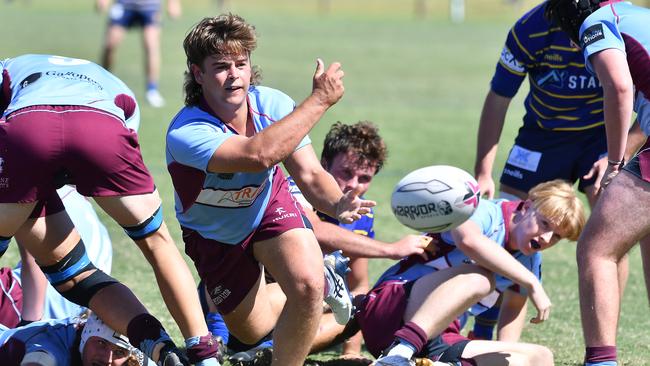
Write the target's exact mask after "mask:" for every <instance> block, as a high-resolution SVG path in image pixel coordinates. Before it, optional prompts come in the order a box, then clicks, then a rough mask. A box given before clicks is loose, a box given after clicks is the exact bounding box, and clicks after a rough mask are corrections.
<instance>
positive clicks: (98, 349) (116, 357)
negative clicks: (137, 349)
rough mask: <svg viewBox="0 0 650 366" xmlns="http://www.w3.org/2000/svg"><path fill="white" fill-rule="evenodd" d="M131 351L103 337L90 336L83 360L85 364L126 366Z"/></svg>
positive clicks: (86, 365) (90, 365)
mask: <svg viewBox="0 0 650 366" xmlns="http://www.w3.org/2000/svg"><path fill="white" fill-rule="evenodd" d="M129 355H130V352H129V351H128V350H127V349H125V348H122V347H120V346H117V345H115V344H113V343H111V342H109V341H107V340H105V339H104V338H101V337H95V336H93V337H90V338H88V341H86V345H85V346H84V350H83V354H82V355H81V361H82V364H83V366H124V365H126V364H127V361H128V359H129Z"/></svg>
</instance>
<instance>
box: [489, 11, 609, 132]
mask: <svg viewBox="0 0 650 366" xmlns="http://www.w3.org/2000/svg"><path fill="white" fill-rule="evenodd" d="M545 6H546V2H544V3H542V4H540V5H538V6H536V7H535V8H533V9H532V10H530V11H529V12H528V13H526V14H525V15H524V16H523V17H521V18H520V19H519V20H518V21H517V22H516V23H515V25H514V26H513V27H512V28H511V29H510V32H509V33H508V37H507V39H506V43H505V46H504V47H503V50H502V51H501V57H500V59H499V62H498V63H497V66H496V71H495V73H494V76H493V77H492V81H491V88H492V91H494V92H495V93H496V94H498V95H501V96H504V97H508V98H512V97H513V96H514V95H515V94H516V93H517V91H518V90H519V87H520V86H521V84H522V82H523V81H524V78H525V77H526V76H528V82H529V84H530V91H529V93H528V95H527V96H526V100H525V102H524V106H525V108H526V114H525V115H524V118H523V119H524V127H528V128H539V129H544V130H553V131H579V130H586V129H590V128H594V127H597V126H601V125H603V124H604V119H603V114H602V111H603V95H602V89H601V86H600V83H599V82H598V79H596V77H595V76H593V75H591V74H590V73H589V72H588V71H587V70H585V61H584V58H583V56H582V53H581V52H580V50H579V49H577V48H575V47H573V46H572V45H571V42H570V40H569V37H568V36H567V35H566V34H565V33H563V32H562V31H561V30H560V28H559V26H557V25H554V24H549V21H548V20H547V19H546V18H545V17H544V8H545Z"/></svg>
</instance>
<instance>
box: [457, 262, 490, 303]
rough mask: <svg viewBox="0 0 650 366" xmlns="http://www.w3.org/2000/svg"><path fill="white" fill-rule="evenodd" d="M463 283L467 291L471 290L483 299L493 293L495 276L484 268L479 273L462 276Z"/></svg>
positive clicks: (479, 269)
mask: <svg viewBox="0 0 650 366" xmlns="http://www.w3.org/2000/svg"><path fill="white" fill-rule="evenodd" d="M462 276H463V283H464V284H466V285H467V286H466V288H467V289H471V291H473V292H474V294H475V296H479V297H483V296H486V295H487V294H489V293H490V292H492V291H493V290H494V288H495V278H494V275H493V274H492V273H490V272H488V271H486V270H484V269H483V268H478V270H477V271H475V272H471V273H467V274H464V275H462Z"/></svg>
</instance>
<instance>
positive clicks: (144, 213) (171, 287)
mask: <svg viewBox="0 0 650 366" xmlns="http://www.w3.org/2000/svg"><path fill="white" fill-rule="evenodd" d="M0 70H2V74H0V113H2V116H3V117H4V118H5V122H4V123H0V255H1V254H2V252H3V251H4V250H6V248H7V246H8V245H9V242H10V240H11V237H14V236H15V237H16V239H17V241H18V242H20V243H21V245H22V246H23V247H24V248H25V249H26V250H27V251H28V252H29V253H30V254H32V255H33V256H34V258H35V259H36V263H38V265H39V266H40V267H41V270H42V271H43V273H45V276H46V277H47V278H48V280H49V281H50V283H51V284H52V285H53V286H54V287H55V288H56V289H57V291H59V292H60V293H61V294H62V295H63V297H65V298H66V299H68V300H70V301H72V302H74V303H76V304H78V305H82V306H85V307H89V308H91V309H92V310H93V311H94V312H95V313H96V314H97V315H98V316H100V317H101V318H102V319H104V320H105V321H106V323H107V324H109V325H110V326H111V327H112V328H113V329H115V330H116V331H118V332H120V333H122V334H126V335H127V336H128V337H129V339H130V341H131V342H132V344H133V345H134V346H136V347H138V348H140V349H141V350H142V351H143V352H144V353H145V354H146V355H147V356H148V357H149V358H151V359H153V360H155V361H156V362H158V363H159V364H162V365H164V366H179V365H182V364H186V363H187V362H185V361H183V360H181V359H179V356H178V354H177V353H178V350H177V349H176V347H175V346H174V344H173V342H172V340H171V338H170V337H169V336H168V334H167V333H166V331H165V330H164V329H163V326H162V324H161V323H160V322H159V321H158V320H157V319H156V318H154V317H153V316H152V315H151V314H149V313H148V312H147V310H146V309H145V307H144V306H143V305H142V303H140V301H138V299H137V298H136V297H135V295H134V294H133V293H132V292H131V291H130V290H129V289H128V288H127V287H126V286H124V285H123V284H121V283H120V282H119V281H117V280H116V279H114V278H112V277H110V276H109V275H107V274H105V273H104V272H102V271H101V270H98V269H97V268H96V267H95V265H94V264H93V263H92V262H91V261H90V260H89V259H88V255H87V253H86V249H85V246H84V243H83V241H82V240H81V239H80V236H79V232H78V231H77V230H76V229H75V227H74V225H73V223H72V221H71V220H70V217H69V216H68V214H67V213H66V210H65V208H64V206H63V204H62V203H61V199H60V197H59V196H58V195H57V193H56V188H58V187H60V186H61V185H63V184H66V183H71V184H74V185H75V186H76V189H77V191H78V192H79V193H81V194H82V195H84V196H89V197H90V196H92V197H94V199H95V202H97V204H98V205H99V206H100V207H101V208H102V209H103V210H104V211H106V212H107V213H108V214H109V215H110V216H111V217H112V218H113V219H115V221H117V223H118V224H120V225H121V226H122V227H123V228H124V230H125V231H126V233H127V235H128V236H129V237H130V238H131V239H133V240H134V241H135V243H136V244H137V245H138V247H139V248H140V250H141V251H142V252H143V254H144V256H145V258H147V260H148V261H149V263H150V264H151V266H152V267H153V269H154V271H155V274H156V279H157V281H158V285H159V287H160V290H161V293H162V296H163V299H164V300H165V303H166V305H167V307H168V309H169V311H170V312H171V314H172V316H173V317H174V320H175V321H176V323H177V324H178V326H179V328H180V330H181V333H182V334H183V336H184V337H185V338H186V347H187V352H188V355H189V358H190V362H192V363H195V364H199V365H201V366H207V365H215V364H217V361H216V359H215V358H214V357H215V356H216V353H217V351H218V350H217V346H216V344H215V342H213V340H212V337H211V336H210V335H209V334H208V330H207V326H206V325H205V322H204V321H203V319H202V317H201V307H200V304H199V300H198V296H197V295H196V292H194V291H193V288H194V281H193V279H192V275H191V273H190V271H189V269H188V268H187V265H186V264H185V262H184V261H183V258H182V257H181V255H180V253H179V252H178V249H177V248H176V246H175V244H174V242H173V240H172V238H171V236H170V235H169V232H168V231H167V228H166V226H165V224H164V222H163V219H162V210H161V206H160V205H161V201H160V197H159V195H158V191H157V190H156V187H155V185H154V182H153V179H152V177H151V175H150V174H149V172H148V170H147V168H146V167H145V165H144V162H143V160H142V156H141V154H140V150H139V144H138V140H137V135H136V134H135V132H134V131H132V130H130V129H129V128H127V127H126V125H125V121H126V120H128V119H130V118H133V117H134V116H135V115H137V110H138V109H137V104H136V101H135V99H134V97H133V93H132V92H131V91H130V90H129V88H128V87H127V86H126V85H125V84H124V83H123V82H121V81H120V80H119V79H117V78H116V77H115V76H113V75H112V74H110V73H109V72H107V71H106V70H104V69H102V68H101V67H99V66H98V65H95V64H93V63H91V62H89V61H86V60H80V59H72V58H66V57H60V56H49V55H23V56H19V57H16V58H13V59H7V60H4V61H0ZM99 139H101V143H97V142H98V141H99ZM115 299H123V300H122V301H120V306H119V307H116V306H115V305H114V304H115ZM180 358H182V357H180Z"/></svg>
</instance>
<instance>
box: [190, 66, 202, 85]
mask: <svg viewBox="0 0 650 366" xmlns="http://www.w3.org/2000/svg"><path fill="white" fill-rule="evenodd" d="M190 71H191V72H192V76H194V80H195V81H196V82H197V83H199V84H203V71H202V70H201V67H200V66H199V65H197V64H191V65H190Z"/></svg>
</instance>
